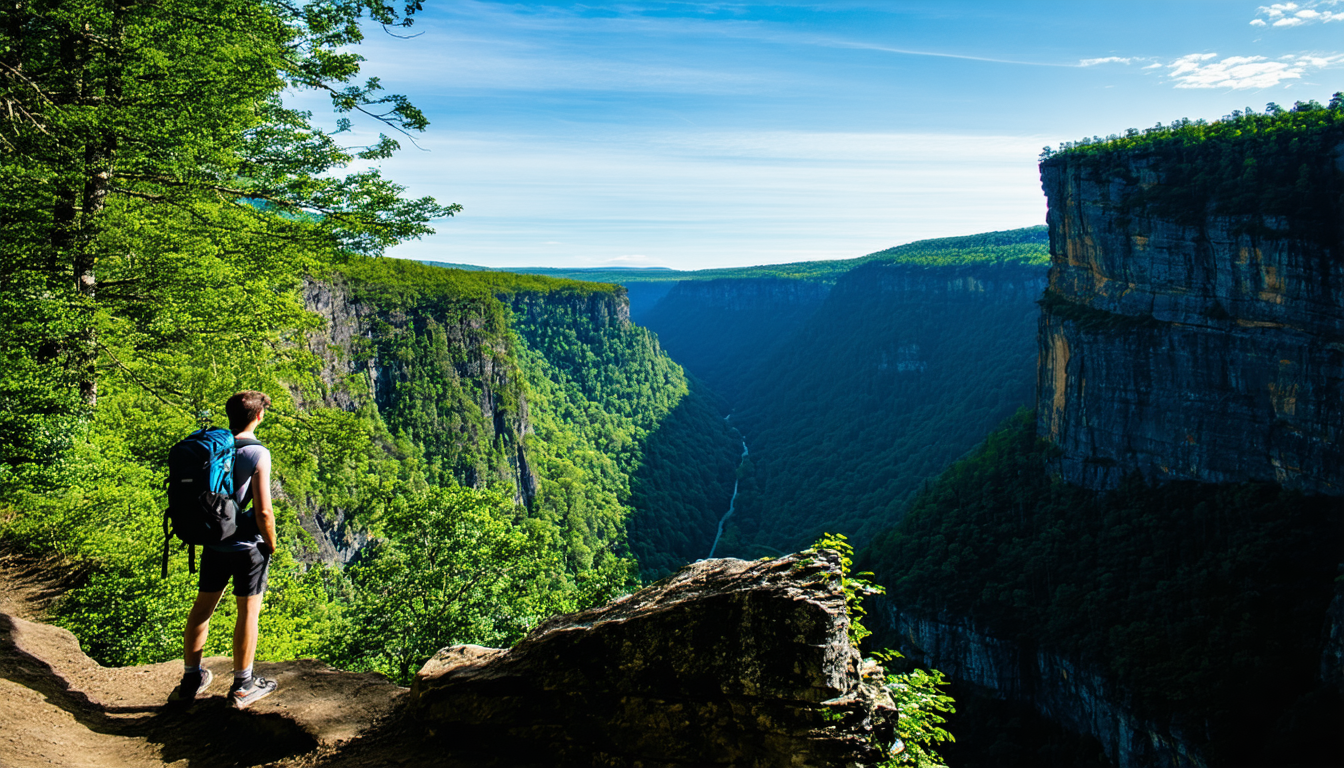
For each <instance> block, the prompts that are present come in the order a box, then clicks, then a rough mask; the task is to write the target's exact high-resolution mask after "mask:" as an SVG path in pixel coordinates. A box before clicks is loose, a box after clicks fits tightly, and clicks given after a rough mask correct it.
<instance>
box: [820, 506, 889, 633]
mask: <svg viewBox="0 0 1344 768" xmlns="http://www.w3.org/2000/svg"><path fill="white" fill-rule="evenodd" d="M818 549H831V550H834V551H835V552H836V553H837V554H839V555H840V587H841V589H843V590H844V592H845V613H846V614H848V615H849V643H850V645H853V646H854V647H855V648H858V647H859V645H860V644H861V643H862V642H863V639H864V638H865V637H868V636H869V635H871V634H873V633H872V632H871V631H870V630H869V629H868V628H867V627H865V626H863V617H864V616H866V615H867V613H868V612H867V611H866V610H864V607H863V599H864V598H865V597H869V596H871V595H881V594H884V593H885V592H886V589H885V588H883V587H881V586H879V585H877V584H874V583H873V581H872V579H870V578H869V577H870V576H872V575H873V574H872V573H870V572H868V571H864V572H861V573H854V572H853V565H854V547H853V546H851V545H850V543H849V540H848V539H847V538H846V537H845V535H844V534H843V533H823V534H822V535H821V538H819V539H817V540H816V541H815V542H813V543H812V549H811V550H809V551H815V550H818Z"/></svg>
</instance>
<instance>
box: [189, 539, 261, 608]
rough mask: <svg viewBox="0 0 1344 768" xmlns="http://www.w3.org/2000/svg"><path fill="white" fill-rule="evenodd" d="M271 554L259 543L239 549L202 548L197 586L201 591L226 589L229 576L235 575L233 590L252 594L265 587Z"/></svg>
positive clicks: (235, 593) (248, 594)
mask: <svg viewBox="0 0 1344 768" xmlns="http://www.w3.org/2000/svg"><path fill="white" fill-rule="evenodd" d="M270 566H271V558H269V557H267V556H266V555H263V554H261V550H259V549H258V548H256V547H248V548H247V549H244V550H240V551H238V552H220V551H219V550H216V549H210V548H209V547H202V548H201V572H200V581H199V582H198V585H199V586H198V588H199V589H200V590H201V591H202V592H223V591H224V587H225V586H227V585H228V583H229V578H230V577H232V578H233V594H234V595H236V596H237V597H251V596H252V595H260V594H261V593H262V592H265V591H266V575H267V573H268V572H269V571H270Z"/></svg>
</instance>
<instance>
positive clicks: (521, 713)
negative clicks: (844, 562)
mask: <svg viewBox="0 0 1344 768" xmlns="http://www.w3.org/2000/svg"><path fill="white" fill-rule="evenodd" d="M848 627H849V621H848V618H847V617H846V614H845V600H844V594H843V592H842V591H841V589H840V570H839V563H838V559H837V557H836V555H835V554H834V553H832V552H829V551H826V552H822V553H818V554H815V555H812V556H811V557H808V558H804V557H802V556H797V555H795V556H790V557H786V558H781V559H778V560H772V561H767V562H754V563H753V562H746V561H741V560H708V561H701V562H699V563H696V564H694V565H691V566H687V567H686V568H685V569H683V570H682V571H680V572H679V573H677V574H676V575H674V576H672V577H671V578H670V579H668V580H667V581H665V582H662V583H659V584H656V585H654V586H652V587H649V588H647V589H645V590H642V591H640V592H638V593H636V594H634V595H631V596H629V597H626V598H623V599H621V600H617V601H615V602H613V603H610V604H608V605H606V606H603V607H601V608H596V609H592V610H589V611H584V612H582V613H576V614H571V615H568V616H560V617H555V618H552V619H550V620H548V621H546V622H544V623H543V624H542V625H541V626H539V627H538V628H537V629H536V630H534V631H533V632H532V633H531V634H530V635H528V636H527V637H526V638H525V639H524V640H522V641H521V642H520V643H518V645H516V646H514V647H513V648H512V649H511V650H508V651H504V650H499V649H491V648H480V647H476V646H454V647H452V648H446V649H444V650H443V651H441V652H440V653H439V654H438V655H437V656H435V657H434V658H433V659H431V660H430V662H429V663H428V664H426V665H425V668H424V669H423V670H421V672H420V674H419V675H417V677H416V680H415V683H414V685H413V686H412V689H411V697H412V701H411V713H412V715H413V716H414V717H415V718H417V719H418V720H419V722H420V723H421V724H422V725H424V726H425V727H426V728H427V729H429V730H431V731H432V732H433V733H434V735H435V737H436V738H439V739H442V740H443V741H444V743H446V744H458V743H469V742H470V741H472V740H476V741H484V742H485V743H488V744H490V745H492V748H495V747H497V746H499V745H505V746H511V747H512V748H514V749H515V750H517V753H518V754H517V756H518V757H519V759H523V760H526V759H529V758H531V759H536V758H537V756H539V755H549V756H552V759H553V760H554V761H555V762H556V763H566V764H576V765H579V764H581V765H610V766H635V765H639V766H669V767H670V766H708V765H733V766H762V767H764V766H779V765H793V766H843V765H868V764H873V763H876V762H879V761H880V760H881V759H882V758H883V757H884V750H883V748H882V747H881V746H880V745H881V744H883V743H891V741H892V739H893V731H892V729H893V727H894V722H895V719H894V718H895V712H894V709H893V708H892V706H891V701H890V699H889V698H888V697H887V696H886V694H885V693H884V692H882V691H881V689H880V687H878V686H877V685H876V684H875V683H869V684H868V685H864V684H863V683H862V678H861V675H860V668H859V656H858V653H857V652H856V651H854V649H853V648H852V647H851V646H850V644H849V641H848V637H847V631H848ZM867 672H868V673H869V675H876V674H878V673H879V670H877V669H870V670H867Z"/></svg>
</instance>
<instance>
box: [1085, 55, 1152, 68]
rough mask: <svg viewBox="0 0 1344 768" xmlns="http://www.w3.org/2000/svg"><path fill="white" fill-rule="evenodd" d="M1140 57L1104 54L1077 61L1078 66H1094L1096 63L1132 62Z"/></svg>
mask: <svg viewBox="0 0 1344 768" xmlns="http://www.w3.org/2000/svg"><path fill="white" fill-rule="evenodd" d="M1136 61H1141V59H1136V58H1134V57H1132V56H1105V57H1103V58H1100V59H1081V60H1079V62H1078V66H1080V67H1095V66H1097V65H1098V64H1132V63H1134V62H1136Z"/></svg>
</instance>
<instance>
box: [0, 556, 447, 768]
mask: <svg viewBox="0 0 1344 768" xmlns="http://www.w3.org/2000/svg"><path fill="white" fill-rule="evenodd" d="M58 573H59V569H58V568H56V567H55V564H54V563H50V562H42V561H34V560H32V559H23V558H17V557H14V556H12V555H4V554H0V767H2V768H30V767H31V766H44V767H47V766H53V765H56V766H71V767H72V768H84V766H88V767H89V768H141V767H142V766H163V765H172V766H182V767H190V768H215V767H216V766H236V765H246V766H257V765H274V766H277V767H279V766H286V767H293V768H297V766H319V765H321V766H330V767H331V768H336V767H337V766H341V767H342V768H364V767H365V766H375V765H401V764H405V765H433V764H440V765H446V764H449V763H447V762H445V761H444V760H443V759H442V758H443V757H444V756H443V755H442V754H441V753H437V754H436V753H434V752H433V751H431V750H428V749H424V748H421V747H420V746H419V742H420V739H417V738H414V737H411V738H409V739H408V738H407V737H408V736H410V734H409V733H408V732H407V731H405V730H403V726H402V725H401V724H399V723H398V722H397V720H396V714H397V712H398V711H399V708H400V704H401V703H402V701H403V700H404V699H405V695H406V690H405V689H403V688H398V687H397V686H395V685H393V684H392V683H390V682H388V680H387V679H386V678H384V677H382V676H380V675H372V674H358V673H352V672H342V671H340V670H335V669H332V668H331V667H328V666H326V665H325V664H323V663H321V662H319V661H317V660H314V659H304V660H299V661H292V662H284V663H280V664H258V665H257V670H258V672H259V673H260V674H263V675H265V676H267V677H273V678H275V679H276V680H277V681H278V682H279V688H278V690H277V691H276V693H275V694H274V695H272V696H270V697H268V698H267V699H264V700H262V701H260V702H257V703H256V704H255V705H253V706H252V707H251V708H249V709H248V710H246V711H242V712H239V711H236V710H233V709H230V708H229V707H228V706H227V705H226V703H225V699H224V694H225V693H226V691H227V687H228V680H229V679H230V678H231V677H232V673H231V670H232V663H231V661H230V660H229V659H227V658H219V657H216V658H210V659H207V660H206V661H205V665H206V666H207V667H208V668H209V669H210V670H211V671H212V672H213V673H214V674H215V682H214V683H213V684H211V686H210V688H209V689H208V690H207V691H206V693H205V695H204V697H203V698H201V699H198V700H197V702H196V703H195V704H193V705H190V706H189V707H186V706H183V705H180V704H176V703H166V702H167V699H168V697H169V694H170V693H171V692H172V690H173V688H174V686H175V685H176V684H177V682H178V679H179V678H180V677H181V674H182V665H181V662H180V661H170V662H164V663H161V664H150V665H145V666H139V667H122V668H110V667H103V666H100V665H99V664H98V663H97V662H95V661H93V660H92V659H90V658H88V657H87V656H85V655H84V653H83V652H82V651H81V650H80V648H79V643H78V641H76V640H75V637H74V636H73V635H71V634H70V633H69V632H67V631H66V630H64V629H60V628H59V627H54V626H49V625H46V624H42V623H38V621H33V620H39V621H40V620H41V619H42V618H43V617H44V615H45V611H46V609H47V607H48V606H49V605H50V604H51V601H52V600H53V599H54V598H55V597H56V596H58V595H59V594H60V592H61V591H62V589H63V585H62V584H61V580H60V579H59V578H58V577H57V576H56V574H58ZM183 610H184V611H185V610H186V606H184V607H183ZM419 758H428V759H427V760H421V759H419Z"/></svg>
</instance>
